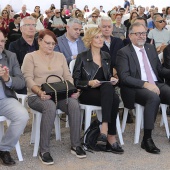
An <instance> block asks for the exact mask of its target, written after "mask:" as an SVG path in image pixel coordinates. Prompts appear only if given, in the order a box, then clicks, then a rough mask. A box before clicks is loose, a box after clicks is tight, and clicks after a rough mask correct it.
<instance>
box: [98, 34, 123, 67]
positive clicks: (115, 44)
mask: <svg viewBox="0 0 170 170" xmlns="http://www.w3.org/2000/svg"><path fill="white" fill-rule="evenodd" d="M110 38H111V43H110V49H109V48H108V47H107V45H106V44H105V43H104V45H103V47H102V48H101V50H102V51H106V52H108V53H109V54H110V57H111V68H113V67H115V64H116V56H117V51H118V50H120V49H121V48H123V47H124V44H123V41H122V40H121V39H120V38H116V37H112V36H111V37H110ZM112 70H113V69H112Z"/></svg>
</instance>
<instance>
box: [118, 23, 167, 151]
mask: <svg viewBox="0 0 170 170" xmlns="http://www.w3.org/2000/svg"><path fill="white" fill-rule="evenodd" d="M146 35H147V33H146V28H145V26H144V25H142V24H140V23H134V24H132V25H131V27H130V29H129V38H130V40H131V42H132V44H130V45H127V46H126V47H124V48H122V49H121V50H119V51H118V53H117V61H116V66H117V67H116V68H117V71H118V76H119V79H120V84H121V96H122V99H123V102H124V105H125V107H127V108H129V109H133V108H134V103H139V104H141V105H143V106H144V108H145V109H144V137H143V141H142V144H141V147H142V148H143V149H145V150H146V151H147V152H150V153H156V154H157V153H160V149H158V148H157V147H156V146H155V144H154V142H153V140H152V137H151V133H152V130H153V128H154V122H155V118H156V115H157V112H158V108H159V104H160V102H161V103H164V104H168V105H169V104H170V87H169V86H168V85H166V84H165V83H164V81H163V80H162V78H168V77H170V70H168V69H166V68H164V67H163V66H162V65H161V63H160V60H159V58H158V55H157V52H156V49H155V47H154V46H153V45H151V44H147V43H146V44H145V41H146Z"/></svg>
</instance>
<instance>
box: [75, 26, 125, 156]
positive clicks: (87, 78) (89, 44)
mask: <svg viewBox="0 0 170 170" xmlns="http://www.w3.org/2000/svg"><path fill="white" fill-rule="evenodd" d="M83 42H84V44H85V46H86V48H89V50H87V51H85V52H82V53H80V54H78V56H77V59H76V62H75V66H74V70H73V79H74V84H75V86H76V87H77V88H78V89H81V93H80V97H79V101H80V103H82V104H87V105H95V106H101V107H102V125H101V133H100V135H99V136H98V139H97V144H96V146H97V147H98V149H99V150H100V151H110V152H113V153H118V154H121V153H123V152H124V150H123V149H122V148H121V146H120V145H119V144H118V142H117V141H116V137H115V135H116V118H117V113H118V107H119V97H118V96H117V94H116V93H115V88H114V85H115V84H116V83H117V82H118V79H116V78H114V77H112V75H111V72H110V71H111V69H110V62H111V59H110V55H109V54H108V53H106V52H104V51H101V48H102V46H103V42H104V38H103V35H102V32H101V29H100V28H89V29H88V30H87V31H86V33H85V35H84V38H83ZM101 81H113V82H106V83H100V82H101Z"/></svg>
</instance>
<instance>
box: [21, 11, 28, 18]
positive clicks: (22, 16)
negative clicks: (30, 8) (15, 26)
mask: <svg viewBox="0 0 170 170" xmlns="http://www.w3.org/2000/svg"><path fill="white" fill-rule="evenodd" d="M19 15H20V17H21V19H22V18H24V17H27V16H30V14H29V13H27V12H26V14H25V15H24V14H23V13H20V14H19Z"/></svg>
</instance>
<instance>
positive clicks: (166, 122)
mask: <svg viewBox="0 0 170 170" xmlns="http://www.w3.org/2000/svg"><path fill="white" fill-rule="evenodd" d="M161 109H162V120H163V122H164V124H165V130H166V135H167V137H168V138H169V125H168V120H167V115H166V109H167V105H165V104H161Z"/></svg>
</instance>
